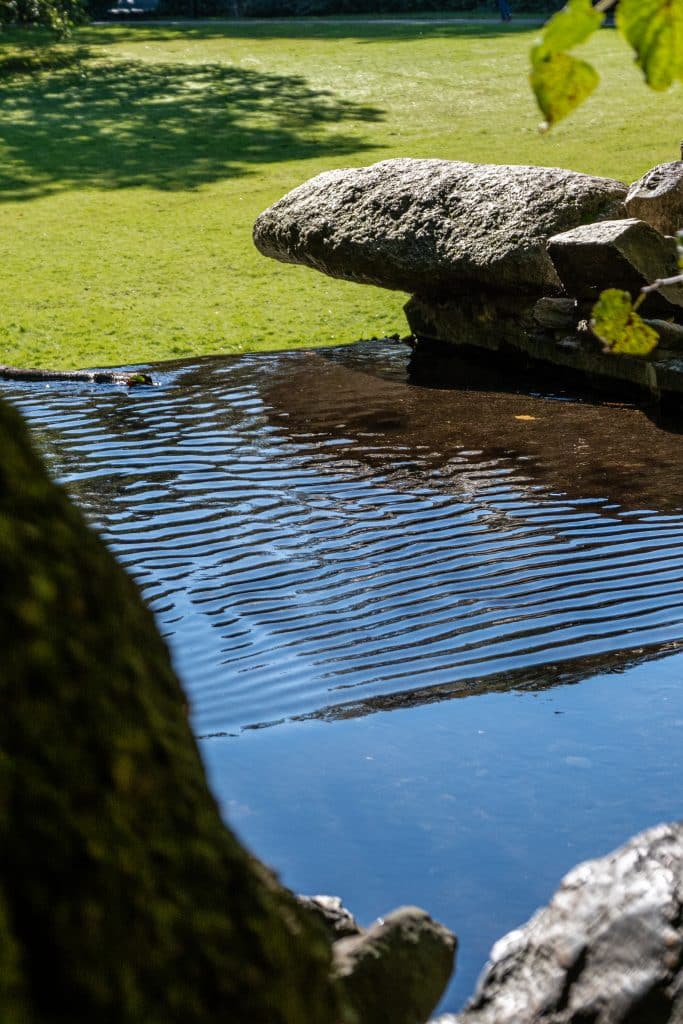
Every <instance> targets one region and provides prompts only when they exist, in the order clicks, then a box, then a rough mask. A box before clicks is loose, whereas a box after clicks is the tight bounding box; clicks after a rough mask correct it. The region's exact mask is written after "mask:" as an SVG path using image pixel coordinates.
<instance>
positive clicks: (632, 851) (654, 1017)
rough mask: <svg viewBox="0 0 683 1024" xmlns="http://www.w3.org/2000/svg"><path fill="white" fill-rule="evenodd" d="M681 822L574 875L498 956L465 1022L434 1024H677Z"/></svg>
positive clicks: (500, 946)
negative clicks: (539, 1023) (540, 1023)
mask: <svg viewBox="0 0 683 1024" xmlns="http://www.w3.org/2000/svg"><path fill="white" fill-rule="evenodd" d="M682 1020H683V823H679V824H674V825H660V826H657V827H656V828H652V829H650V830H649V831H647V832H643V833H642V834H641V835H638V836H636V837H635V838H634V839H631V840H630V841H629V842H628V843H626V845H625V846H622V847H621V848H620V849H618V850H616V851H615V852H614V853H611V854H609V855H608V856H607V857H603V858H601V859H600V860H593V861H588V862H586V863H585V864H580V865H579V866H578V867H576V868H574V869H573V870H572V871H571V872H570V873H569V874H568V875H567V876H566V877H565V879H564V881H563V882H562V884H561V886H560V888H559V890H558V891H557V893H556V894H555V896H554V897H553V899H552V901H551V902H550V903H549V904H548V906H547V907H544V908H543V909H542V910H539V911H538V913H537V914H535V915H534V916H533V917H532V918H531V920H530V921H529V922H528V923H527V924H526V925H524V926H523V927H522V928H520V929H518V930H517V931H513V932H510V933H509V934H508V935H506V936H505V937H504V938H502V939H501V940H500V941H499V942H497V943H496V945H495V946H494V947H493V950H492V952H491V960H490V962H489V964H488V965H487V968H486V970H485V971H484V974H483V976H482V978H481V980H480V982H479V986H478V988H477V991H476V993H475V995H474V997H473V999H472V1001H471V1002H470V1004H469V1005H468V1007H466V1008H465V1010H464V1011H463V1013H461V1014H459V1015H457V1016H452V1015H447V1016H445V1017H441V1018H439V1021H438V1022H434V1024H538V1022H540V1021H543V1024H587V1022H589V1021H590V1022H591V1024H666V1022H671V1024H680V1022H681V1021H682Z"/></svg>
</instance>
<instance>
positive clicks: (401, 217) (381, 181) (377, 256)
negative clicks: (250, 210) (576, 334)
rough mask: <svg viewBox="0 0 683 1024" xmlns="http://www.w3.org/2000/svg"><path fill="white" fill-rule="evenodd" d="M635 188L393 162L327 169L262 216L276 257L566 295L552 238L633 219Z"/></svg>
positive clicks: (391, 281) (258, 238)
mask: <svg viewBox="0 0 683 1024" xmlns="http://www.w3.org/2000/svg"><path fill="white" fill-rule="evenodd" d="M626 191H627V187H626V185H624V184H623V183H622V182H618V181H614V180H613V179H611V178H597V177H592V176H590V175H587V174H579V173H577V172H575V171H567V170H562V169H560V168H549V167H524V166H516V165H505V164H500V165H499V164H474V163H465V162H461V161H448V160H415V159H409V158H400V159H395V160H385V161H382V162H381V163H378V164H373V165H372V166H370V167H360V168H347V169H343V170H334V171H327V172H325V173H323V174H320V175H318V176H317V177H315V178H312V179H311V180H310V181H307V182H306V183H304V184H303V185H301V186H299V187H298V188H296V189H294V191H292V192H290V193H289V194H288V195H286V196H284V198H283V199H280V200H279V202H277V203H275V204H274V205H273V206H271V207H270V209H268V210H266V211H265V212H264V213H262V214H261V216H260V217H259V218H258V219H257V221H256V224H255V226H254V242H255V244H256V246H257V248H258V249H259V250H260V251H261V252H262V253H263V254H264V255H266V256H271V257H273V258H274V259H277V260H281V261H282V262H285V263H299V264H303V265H304V266H307V267H312V268H314V269H316V270H320V271H322V272H323V273H326V274H329V275H330V276H331V277H338V278H342V279H345V280H349V281H358V282H361V283H365V284H374V285H380V286H381V287H384V288H391V289H396V290H398V291H406V292H412V293H421V294H426V295H435V294H439V295H444V296H448V295H452V294H455V293H457V292H458V291H463V290H465V291H467V290H469V288H470V287H471V286H472V285H478V286H480V287H488V288H492V289H496V290H498V289H504V290H505V289H507V290H518V289H522V290H528V291H531V292H533V293H534V294H535V295H541V294H549V293H552V292H558V291H559V290H560V282H559V279H558V277H557V274H556V272H555V269H554V267H553V265H552V263H551V261H550V258H549V257H548V254H547V252H546V242H547V239H548V238H549V237H550V236H551V235H555V234H558V233H560V232H562V231H566V230H568V229H569V228H572V227H575V226H577V225H579V224H586V223H589V222H592V221H600V220H612V219H615V218H619V217H623V216H625V208H624V199H625V197H626Z"/></svg>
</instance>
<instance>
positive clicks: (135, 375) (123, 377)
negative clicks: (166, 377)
mask: <svg viewBox="0 0 683 1024" xmlns="http://www.w3.org/2000/svg"><path fill="white" fill-rule="evenodd" d="M0 379H1V380H25V381H31V380H46V381H51V380H54V381H70V380H82V381H87V382H88V383H90V384H125V385H126V387H135V386H136V385H138V384H154V381H153V379H152V378H151V377H150V375H149V374H148V373H139V372H138V371H135V370H133V371H131V372H130V373H122V372H120V371H118V370H31V369H29V370H22V369H20V368H19V367H17V366H0Z"/></svg>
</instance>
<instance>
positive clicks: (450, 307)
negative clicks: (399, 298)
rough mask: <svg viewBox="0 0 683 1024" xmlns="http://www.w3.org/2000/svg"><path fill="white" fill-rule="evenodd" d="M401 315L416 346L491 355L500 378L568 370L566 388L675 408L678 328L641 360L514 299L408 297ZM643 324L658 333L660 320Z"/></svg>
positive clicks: (682, 395) (681, 370) (680, 391)
mask: <svg viewBox="0 0 683 1024" xmlns="http://www.w3.org/2000/svg"><path fill="white" fill-rule="evenodd" d="M405 311H406V316H407V318H408V323H409V324H410V329H411V330H412V332H413V334H414V335H415V336H416V337H417V338H418V339H419V340H420V341H426V342H430V341H438V342H445V343H447V344H448V345H449V346H452V347H453V350H454V354H455V353H457V351H458V349H461V350H463V349H464V350H465V351H467V350H468V349H476V350H481V351H483V352H487V351H488V352H495V353H496V367H498V368H499V369H500V370H501V372H505V369H506V368H508V369H509V370H516V371H519V370H520V369H523V368H525V367H528V368H529V370H530V371H532V372H533V371H534V370H535V369H543V368H547V367H557V368H558V369H559V370H560V372H565V371H566V375H567V376H566V380H567V382H569V381H571V379H572V377H575V379H576V380H577V381H584V382H586V381H588V382H590V383H591V384H595V385H598V386H599V387H601V388H603V389H606V390H608V391H611V392H616V393H620V394H623V393H626V394H629V393H631V392H633V394H634V396H635V395H636V394H642V396H646V395H651V396H652V397H653V398H655V399H656V400H657V401H658V402H660V403H661V402H664V403H666V404H669V403H672V408H674V407H675V408H678V409H680V406H681V401H682V400H683V358H682V355H681V349H680V336H679V332H678V330H676V325H669V327H664V328H663V329H662V331H661V337H660V343H659V345H658V346H657V348H656V349H655V350H654V352H653V353H652V354H651V356H649V357H648V358H647V359H641V358H637V357H634V356H614V355H612V354H610V353H605V352H603V350H602V346H601V345H600V343H599V342H598V340H597V339H596V338H595V337H594V336H593V334H592V333H591V332H590V330H589V329H588V324H587V323H586V322H585V321H584V322H583V324H581V323H579V325H575V326H574V327H573V328H568V327H562V326H559V325H558V326H557V327H555V328H550V327H548V326H544V325H541V324H540V323H539V322H538V320H537V306H535V305H531V304H527V305H524V304H523V303H519V302H513V301H512V300H510V301H508V302H507V303H503V302H501V296H496V297H495V300H494V299H493V298H492V297H491V296H490V295H476V294H473V295H472V296H470V297H468V298H464V297H463V298H460V299H457V300H453V301H451V302H440V301H437V300H429V299H425V298H422V297H418V296H413V297H412V299H410V301H409V302H408V303H407V304H406V306H405ZM648 322H649V323H651V324H653V326H655V327H656V328H657V329H658V330H659V324H660V321H657V320H648ZM577 327H579V328H581V329H577ZM489 373H490V370H489Z"/></svg>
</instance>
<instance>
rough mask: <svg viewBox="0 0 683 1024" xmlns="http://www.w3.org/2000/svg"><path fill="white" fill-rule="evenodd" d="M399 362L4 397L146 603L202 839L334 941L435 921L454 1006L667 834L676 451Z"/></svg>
mask: <svg viewBox="0 0 683 1024" xmlns="http://www.w3.org/2000/svg"><path fill="white" fill-rule="evenodd" d="M408 359H409V355H408V353H407V351H406V350H404V349H402V348H400V347H398V346H395V345H391V344H379V345H359V346H354V347H350V348H346V349H337V350H328V351H326V352H315V353H314V352H305V351H299V352H292V353H280V354H270V355H259V356H248V357H242V358H237V359H218V360H201V361H198V362H193V363H187V364H168V365H165V366H163V367H159V368H155V372H156V373H157V374H158V376H159V379H160V387H158V388H155V389H153V390H151V391H150V390H143V389H141V390H140V391H131V392H126V391H122V390H121V389H116V388H111V389H98V388H95V387H93V388H88V387H83V386H82V385H75V386H71V385H70V386H64V388H61V387H60V388H58V389H45V388H44V387H41V386H40V385H17V386H13V387H12V389H11V393H10V397H12V399H13V400H14V401H15V402H16V404H18V405H19V406H20V408H22V410H23V411H24V412H25V413H26V415H27V416H28V417H29V419H30V421H31V422H32V425H33V427H34V430H35V432H36V436H37V439H38V442H39V444H40V446H41V448H42V449H43V451H44V452H45V453H46V456H47V458H48V461H49V462H50V464H51V466H52V468H53V470H54V471H55V472H56V473H57V475H59V476H60V477H61V478H62V479H64V480H65V481H66V482H67V483H68V485H69V487H70V488H71V490H72V493H73V494H74V496H75V497H76V499H77V500H78V501H79V503H80V504H81V505H82V506H83V507H84V508H85V510H86V511H87V513H88V515H89V516H90V517H91V518H92V519H93V521H95V522H96V523H97V525H98V526H99V527H100V528H101V530H102V531H103V533H104V535H105V537H106V539H107V541H108V543H109V544H110V545H111V546H112V548H113V549H114V550H115V551H116V553H117V555H118V557H119V558H120V560H121V561H122V562H123V564H124V565H126V566H127V567H128V568H129V569H130V570H131V571H132V572H133V574H134V575H135V576H136V578H137V579H138V580H139V582H140V584H141V586H142V588H143V591H144V593H145V596H146V597H147V599H148V600H149V601H150V603H151V604H152V606H153V608H154V609H155V612H156V615H157V618H158V621H159V623H160V626H161V628H162V630H163V632H164V634H165V635H166V636H167V638H168V640H169V643H170V644H171V647H172V649H173V652H174V657H175V661H176V665H177V667H178V670H179V672H180V674H181V677H182V679H183V681H184V684H185V686H186V688H187V690H188V693H189V696H190V699H191V703H192V708H193V714H192V721H193V725H194V728H195V731H196V733H197V734H198V736H200V737H203V739H201V741H200V742H201V749H202V753H203V756H204V758H205V761H206V764H207V767H208V770H209V773H210V777H211V781H212V785H213V788H214V791H215V793H216V794H217V797H218V799H219V801H220V803H221V806H222V808H223V809H224V811H225V813H226V815H227V817H228V819H229V821H230V822H231V823H232V824H233V825H234V826H235V827H236V828H237V830H238V831H239V832H240V834H241V835H242V836H243V837H244V838H245V839H246V841H247V842H248V843H249V844H250V845H251V846H252V847H253V848H254V849H255V851H256V852H257V853H258V854H259V855H260V856H262V857H263V858H264V859H265V860H267V861H269V862H270V863H272V864H273V865H274V866H275V867H276V868H277V869H278V870H279V871H280V873H281V875H282V877H283V880H284V881H285V882H286V883H287V884H288V885H291V886H292V887H293V888H295V889H298V890H301V891H305V892H314V891H323V892H331V893H335V894H339V895H341V896H342V897H343V898H344V899H345V901H346V902H347V903H348V905H349V906H350V907H351V908H352V909H353V910H354V911H355V913H356V914H357V916H358V918H359V919H360V920H361V921H362V922H364V923H367V922H369V921H370V920H371V919H372V918H373V917H374V916H376V915H378V914H380V913H382V912H386V911H387V910H388V909H390V908H391V907H393V906H395V905H397V904H400V903H405V902H414V903H418V904H421V905H424V906H425V907H426V908H427V909H428V910H429V911H430V912H432V913H433V914H434V915H435V916H437V917H439V918H440V919H442V920H443V921H445V923H447V924H449V925H450V926H451V927H452V928H453V929H454V930H455V931H456V932H457V933H458V935H459V937H460V941H461V947H460V952H459V968H458V973H457V976H456V979H455V981H454V984H453V985H452V986H451V989H450V991H449V994H448V996H447V999H446V1001H445V1004H444V1005H445V1007H447V1008H449V1009H453V1008H455V1007H457V1006H458V1005H459V1004H460V1003H461V1002H462V1000H463V999H464V998H465V997H466V996H467V995H468V994H469V992H470V991H471V989H472V987H473V984H474V980H475V978H476V975H477V974H478V972H479V970H480V969H481V966H482V964H483V961H484V959H485V957H486V953H487V951H488V948H489V947H490V944H491V942H492V941H493V940H494V939H495V938H497V937H499V936H500V935H501V934H502V933H503V932H504V931H506V930H507V929H509V928H511V927H513V926H515V925H517V924H519V923H521V922H522V921H523V920H525V919H526V918H527V917H528V916H529V915H530V913H531V912H532V911H533V910H534V909H535V908H536V906H537V905H538V904H539V903H541V902H544V901H545V900H546V899H547V898H548V896H549V895H550V893H551V892H552V891H553V889H554V888H555V887H556V885H557V883H558V881H559V878H560V876H561V875H562V874H563V873H564V872H565V871H566V870H567V869H568V868H569V867H571V866H572V865H573V864H574V863H576V862H577V861H578V860H580V859H583V858H585V857H589V856H595V855H598V854H601V853H603V852H605V851H607V850H608V849H610V848H612V847H613V846H615V845H617V844H618V843H620V842H622V841H623V840H624V839H625V838H626V837H627V836H629V835H630V834H632V833H633V832H635V831H637V830H638V829H640V828H643V827H646V826H648V825H651V824H654V823H655V822H658V821H661V820H667V819H668V820H671V819H675V818H677V817H679V816H680V814H681V800H680V796H679V788H680V782H679V779H680V777H681V765H680V756H679V750H680V747H681V744H680V736H681V732H680V730H681V727H682V725H683V696H682V695H681V694H682V688H681V676H682V675H683V673H682V671H681V670H682V668H683V661H682V660H681V659H682V658H683V654H681V653H679V648H680V646H681V641H683V602H682V599H681V587H680V583H681V577H682V576H683V514H682V509H683V501H682V494H681V468H680V467H681V456H682V455H683V437H682V436H681V435H680V434H675V433H670V432H667V431H663V430H660V429H659V428H657V427H656V426H655V425H654V424H653V423H652V422H651V421H650V420H648V419H647V417H645V416H644V414H643V413H641V412H640V411H638V410H636V409H632V408H629V407H627V406H620V405H605V404H596V403H593V402H590V401H584V402H570V401H561V400H558V399H557V398H552V399H551V398H548V397H542V396H535V397H534V396H530V395H528V394H525V393H516V391H515V390H514V388H513V387H511V386H510V387H508V389H507V390H506V389H505V387H501V386H500V384H499V386H498V387H497V389H496V390H493V389H492V388H490V387H489V388H488V389H487V388H486V387H485V386H483V385H482V383H481V382H480V383H479V385H478V386H477V387H473V386H472V384H473V383H474V382H473V380H472V379H471V377H470V376H469V375H468V371H467V368H462V367H461V368H460V369H459V371H458V372H459V373H460V374H461V375H462V377H461V379H462V380H463V381H464V382H466V383H467V384H469V386H468V387H465V388H458V389H455V390H453V389H447V388H446V387H443V386H442V385H443V383H444V381H443V380H442V379H437V381H436V383H437V384H439V385H440V386H439V387H434V383H435V381H434V379H433V377H432V379H431V380H430V381H426V380H425V374H424V366H422V367H421V366H420V365H419V361H418V362H416V361H415V359H413V365H412V370H411V369H410V368H409V367H408ZM410 373H411V374H412V376H410V375H409V374H410ZM411 381H412V382H411ZM415 381H420V382H421V386H417V385H416V384H415V383H414V382H415ZM425 383H429V385H430V386H424V384H425ZM389 710H390V711H391V714H388V713H386V712H387V711H389ZM264 726H270V727H269V728H264Z"/></svg>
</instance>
